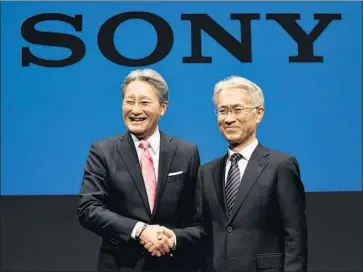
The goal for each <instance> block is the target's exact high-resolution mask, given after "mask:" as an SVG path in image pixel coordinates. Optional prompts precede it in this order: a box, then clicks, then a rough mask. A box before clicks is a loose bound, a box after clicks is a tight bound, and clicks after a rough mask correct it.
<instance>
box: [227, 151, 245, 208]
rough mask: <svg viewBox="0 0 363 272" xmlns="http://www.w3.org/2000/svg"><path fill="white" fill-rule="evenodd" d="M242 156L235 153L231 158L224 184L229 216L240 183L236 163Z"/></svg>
mask: <svg viewBox="0 0 363 272" xmlns="http://www.w3.org/2000/svg"><path fill="white" fill-rule="evenodd" d="M242 158H243V156H242V155H241V154H239V153H235V154H233V155H232V156H231V158H230V160H231V167H230V168H229V171H228V176H227V182H226V188H225V190H226V203H227V210H228V215H231V212H232V208H233V205H234V200H235V198H236V193H237V191H238V187H239V185H240V183H241V174H240V171H239V167H238V161H239V160H240V159H242Z"/></svg>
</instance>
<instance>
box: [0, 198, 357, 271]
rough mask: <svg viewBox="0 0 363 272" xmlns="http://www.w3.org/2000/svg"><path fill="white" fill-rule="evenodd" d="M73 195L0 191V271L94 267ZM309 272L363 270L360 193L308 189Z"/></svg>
mask: <svg viewBox="0 0 363 272" xmlns="http://www.w3.org/2000/svg"><path fill="white" fill-rule="evenodd" d="M77 201H78V199H77V196H2V197H1V269H2V270H1V271H2V272H3V271H4V272H10V271H39V272H41V271H95V267H96V259H97V251H98V246H99V243H100V238H98V237H97V236H96V235H94V234H93V233H91V232H88V231H86V230H84V229H82V228H81V227H80V225H79V224H78V221H77V217H76V209H77ZM307 218H308V227H309V271H321V272H331V271H337V272H338V271H339V272H343V271H347V272H348V271H349V272H353V271H354V272H358V271H363V267H362V256H363V252H362V244H363V243H362V228H363V226H362V192H339V193H338V192H337V193H332V192H331V193H329V192H327V193H307Z"/></svg>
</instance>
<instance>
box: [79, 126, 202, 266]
mask: <svg viewBox="0 0 363 272" xmlns="http://www.w3.org/2000/svg"><path fill="white" fill-rule="evenodd" d="M159 156H160V157H159V173H158V183H157V197H156V204H155V208H154V212H153V213H151V212H150V208H149V204H148V198H147V194H146V189H145V186H144V181H143V178H142V174H141V168H140V165H139V161H138V158H137V152H136V149H135V146H134V143H133V141H132V138H131V135H130V134H129V133H126V134H123V135H119V136H115V137H111V138H108V139H106V140H102V141H99V142H95V143H93V144H92V146H91V148H90V151H89V156H88V159H87V163H86V166H85V170H84V177H83V182H82V187H81V192H80V203H79V207H78V218H79V221H80V223H81V225H82V226H83V227H85V228H86V229H88V230H90V231H92V232H94V233H96V234H98V235H100V236H102V237H103V241H102V245H101V248H100V253H99V261H98V271H164V270H167V271H175V270H178V269H182V270H183V271H186V270H194V269H195V268H196V267H197V265H198V264H197V263H196V262H197V260H198V258H197V256H196V255H195V254H192V255H191V256H189V255H188V254H187V253H186V252H190V253H192V252H193V250H194V248H195V247H194V245H193V244H192V243H189V244H187V245H184V248H183V244H181V245H179V244H177V250H176V251H175V252H174V254H173V256H172V257H171V256H170V255H168V256H162V257H159V258H158V257H152V256H150V255H149V254H147V252H145V250H144V248H143V247H142V246H141V245H140V244H139V243H138V242H137V241H135V240H134V239H132V238H131V232H132V230H133V228H134V226H135V224H136V223H137V222H138V221H142V222H145V223H149V224H159V225H163V226H166V227H168V228H171V229H177V228H183V227H184V226H186V225H190V224H191V221H192V219H193V218H192V215H193V214H194V213H195V212H194V209H195V207H194V206H193V197H194V190H195V182H196V176H197V172H198V168H199V166H200V159H199V152H198V149H197V146H196V145H194V144H191V143H188V142H185V141H183V140H180V139H178V138H175V137H170V136H168V135H165V134H163V133H162V132H160V155H159ZM178 171H183V173H182V174H179V175H173V176H168V173H172V172H178ZM193 235H196V236H197V238H196V241H197V240H199V238H198V236H201V235H203V233H202V232H197V233H196V234H193ZM194 253H195V252H194ZM186 259H187V260H188V261H185V260H186ZM194 260H195V261H194ZM120 269H121V270H120Z"/></svg>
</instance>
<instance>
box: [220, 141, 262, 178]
mask: <svg viewBox="0 0 363 272" xmlns="http://www.w3.org/2000/svg"><path fill="white" fill-rule="evenodd" d="M257 145H258V140H257V139H255V140H254V141H253V142H252V143H250V144H249V145H248V146H246V147H245V148H243V149H242V150H241V151H240V152H239V153H240V154H241V155H242V156H243V158H242V159H240V160H239V161H238V168H239V172H240V177H241V179H242V177H243V175H244V173H245V170H246V167H247V163H248V161H249V160H250V158H251V156H252V153H253V151H255V149H256V147H257ZM234 153H237V152H234V151H232V150H230V149H228V159H227V165H226V173H225V176H224V184H226V182H227V176H228V171H229V168H231V160H230V159H231V156H232V155H233V154H234Z"/></svg>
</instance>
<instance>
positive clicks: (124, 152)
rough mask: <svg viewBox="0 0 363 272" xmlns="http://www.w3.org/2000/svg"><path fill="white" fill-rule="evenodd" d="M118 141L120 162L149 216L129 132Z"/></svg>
mask: <svg viewBox="0 0 363 272" xmlns="http://www.w3.org/2000/svg"><path fill="white" fill-rule="evenodd" d="M120 141H121V144H120V145H119V147H118V152H119V153H120V156H121V158H122V160H123V161H124V163H125V165H126V168H127V169H128V171H129V173H130V175H131V177H132V179H133V181H134V183H135V187H136V189H137V190H138V192H139V194H140V197H141V199H142V202H143V203H144V205H145V208H146V209H147V210H148V211H149V214H150V215H151V210H150V206H149V201H148V198H147V193H146V188H145V183H144V179H143V177H142V173H141V167H140V163H139V159H138V156H137V152H136V149H135V144H134V141H133V140H132V138H131V135H130V133H129V132H127V133H126V134H124V135H122V136H121V137H120Z"/></svg>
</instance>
